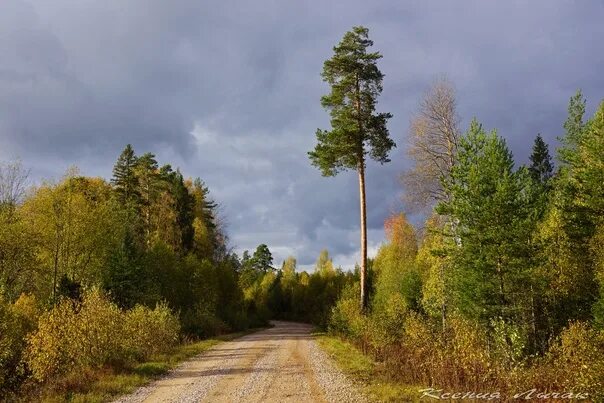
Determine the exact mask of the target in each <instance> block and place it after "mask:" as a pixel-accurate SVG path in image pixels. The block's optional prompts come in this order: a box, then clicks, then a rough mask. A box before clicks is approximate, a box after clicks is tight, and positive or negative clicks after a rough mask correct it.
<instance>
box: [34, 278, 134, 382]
mask: <svg viewBox="0 0 604 403" xmlns="http://www.w3.org/2000/svg"><path fill="white" fill-rule="evenodd" d="M122 330H123V317H122V313H121V311H120V310H119V308H118V307H117V306H116V305H114V304H112V303H111V302H109V300H108V299H107V298H105V297H104V296H103V295H102V294H101V293H100V292H99V291H98V290H93V291H90V292H87V293H86V294H85V295H84V298H83V300H82V302H81V303H77V302H75V301H72V300H69V299H64V300H62V301H61V302H59V303H58V304H57V305H56V306H55V307H54V308H53V309H51V310H50V311H48V312H46V313H45V314H44V315H42V316H41V318H40V321H39V324H38V330H37V332H35V333H34V334H33V335H32V336H30V337H29V339H28V349H27V352H26V361H27V364H28V365H29V368H31V370H32V372H33V375H34V377H35V378H36V379H38V380H41V381H44V380H47V379H48V378H50V377H52V376H56V375H60V374H63V373H65V372H67V371H74V372H75V371H78V370H79V369H82V368H87V367H98V366H102V365H104V364H106V363H108V362H110V361H114V360H118V359H120V358H122V357H121V353H122V351H121V350H122V349H121V336H122Z"/></svg>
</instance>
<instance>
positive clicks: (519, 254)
mask: <svg viewBox="0 0 604 403" xmlns="http://www.w3.org/2000/svg"><path fill="white" fill-rule="evenodd" d="M459 150H460V151H459V154H458V165H456V166H455V167H454V168H453V170H452V174H451V180H450V181H449V182H448V183H447V184H446V187H447V190H448V192H449V193H450V195H451V199H450V201H445V202H441V203H440V204H439V206H438V212H439V213H441V214H448V215H450V216H452V217H453V218H454V219H455V220H456V222H457V226H456V228H455V233H454V237H455V238H456V240H457V245H458V246H457V247H456V248H455V250H454V251H453V265H454V270H455V275H454V277H455V278H454V282H455V294H456V296H457V299H458V301H457V309H458V310H459V311H461V312H463V313H464V314H465V315H466V316H468V317H471V318H474V319H480V320H482V321H483V322H485V323H488V322H489V321H490V320H492V319H493V318H495V317H502V318H504V319H507V320H522V317H523V315H525V314H526V307H527V301H525V300H524V298H525V297H526V296H527V293H526V287H527V286H528V285H529V279H530V273H529V270H530V267H529V266H528V264H527V260H526V259H527V250H526V245H527V244H528V237H529V234H530V228H527V226H526V217H527V212H526V208H525V205H526V203H525V200H524V195H525V193H526V192H525V190H524V189H525V188H526V186H528V180H527V179H528V173H527V172H526V169H520V170H519V171H516V172H514V170H513V167H514V161H513V159H512V154H511V152H510V151H509V150H508V148H507V146H506V143H505V141H504V140H503V139H502V138H501V137H499V136H497V134H496V132H495V131H493V132H491V133H489V134H487V133H486V132H485V131H484V130H483V128H482V126H481V125H480V124H479V123H478V122H477V121H476V120H474V121H472V123H471V125H470V129H469V131H468V133H467V134H466V135H465V136H464V137H463V138H462V139H461V142H460V149H459Z"/></svg>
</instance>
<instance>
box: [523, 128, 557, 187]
mask: <svg viewBox="0 0 604 403" xmlns="http://www.w3.org/2000/svg"><path fill="white" fill-rule="evenodd" d="M530 161H531V165H530V166H529V173H530V174H531V178H533V180H534V181H535V182H538V183H541V184H545V183H547V182H548V181H549V180H550V179H551V178H552V176H553V174H554V165H553V163H552V157H551V156H550V154H549V149H548V146H547V144H546V143H545V141H543V137H541V134H538V135H537V137H535V143H534V144H533V152H532V154H531V156H530Z"/></svg>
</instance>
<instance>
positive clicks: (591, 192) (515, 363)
mask: <svg viewBox="0 0 604 403" xmlns="http://www.w3.org/2000/svg"><path fill="white" fill-rule="evenodd" d="M371 45H373V43H372V42H371V41H370V40H369V39H368V31H367V29H365V28H363V27H356V28H354V29H353V30H352V31H351V32H349V33H347V34H346V35H345V36H344V38H343V40H342V41H341V42H340V43H339V44H338V46H336V47H335V48H334V56H333V58H331V59H329V60H327V61H326V62H325V65H324V71H323V78H324V80H325V81H326V82H327V83H328V84H329V85H330V87H331V92H330V94H329V95H327V96H326V97H324V98H323V99H322V104H323V106H325V107H326V108H327V109H328V110H329V112H330V114H331V117H332V120H331V126H332V129H331V131H322V130H319V131H317V140H318V144H317V146H316V148H315V150H314V151H313V152H311V153H309V154H310V157H311V162H312V163H313V164H314V165H317V166H318V167H319V168H321V170H322V171H323V174H324V175H326V176H330V175H332V174H335V173H337V171H339V170H340V169H343V168H344V169H345V168H349V169H356V170H357V171H359V175H360V188H361V189H360V199H361V227H363V226H364V225H365V222H364V217H363V215H364V208H365V207H364V195H363V193H364V189H363V186H364V181H363V178H362V176H363V170H364V169H365V165H364V161H365V160H364V158H365V156H366V155H368V156H370V157H372V158H374V159H376V160H377V161H378V162H382V163H383V162H387V161H388V160H387V157H386V155H387V154H386V153H387V152H388V151H389V150H390V148H391V147H392V146H393V143H391V142H389V141H388V132H387V130H386V129H385V127H384V126H383V125H382V123H383V122H385V119H386V118H387V117H389V116H390V115H389V114H374V110H375V106H376V102H377V95H379V93H380V91H381V82H382V81H381V79H382V77H383V76H382V74H381V73H379V70H377V64H376V61H377V60H378V59H379V58H380V57H381V55H380V54H379V53H377V52H370V51H369V50H368V48H369V47H370V46H371ZM359 83H360V85H359ZM359 105H361V106H360V107H359ZM585 109H586V100H585V98H584V97H583V95H582V93H581V91H578V92H577V93H576V94H575V95H574V96H572V97H571V99H570V101H569V106H568V115H567V118H566V121H565V123H564V125H563V128H561V131H562V130H563V134H562V135H561V136H560V137H559V141H560V144H561V145H560V147H558V149H557V150H556V157H557V161H558V163H557V164H554V159H553V157H552V155H550V152H549V146H548V145H547V144H546V143H545V141H544V140H543V138H542V136H541V135H537V136H536V137H535V140H534V142H533V146H532V153H531V155H530V163H529V164H528V165H519V164H517V162H516V161H515V160H514V158H513V155H512V152H511V151H510V149H509V147H508V146H507V143H506V141H505V139H504V138H503V137H502V136H500V135H499V134H498V132H497V131H496V130H490V131H489V130H487V129H486V128H484V127H483V125H482V124H481V123H480V122H479V121H478V120H477V119H473V120H472V121H471V122H470V124H469V126H468V128H467V130H465V132H462V130H460V121H461V120H460V118H459V116H458V114H457V110H456V97H455V90H454V87H453V85H452V84H451V83H450V82H448V81H447V80H446V79H443V80H437V81H436V82H435V84H434V85H433V86H432V88H430V90H429V91H428V92H427V93H426V94H425V96H424V97H423V99H422V100H421V101H420V104H419V107H418V110H417V112H416V114H415V115H414V117H413V119H412V121H411V125H410V129H409V136H408V140H409V141H408V142H409V145H408V147H407V150H406V151H407V156H408V158H409V159H410V160H411V162H412V163H413V164H412V165H413V167H412V168H411V169H409V170H407V171H406V172H403V173H402V175H401V180H402V183H403V186H404V191H405V197H404V201H405V208H406V210H407V211H411V212H421V213H422V214H423V215H424V216H426V217H427V220H426V222H425V224H424V225H423V226H422V227H421V228H418V229H416V228H414V227H413V226H412V225H410V224H409V223H408V221H407V219H406V216H405V214H403V213H400V214H395V215H393V216H392V217H391V218H390V219H388V220H387V221H386V223H385V231H386V235H387V240H388V241H387V243H386V244H384V245H383V246H382V247H381V249H380V250H379V252H378V254H377V256H376V258H375V260H373V261H372V260H371V259H370V260H369V261H368V264H367V267H368V269H367V273H366V274H365V275H362V276H361V278H360V282H358V283H354V285H352V286H349V287H348V288H347V289H344V291H343V292H342V295H341V297H340V299H339V300H338V302H337V303H336V306H335V307H334V309H333V311H332V315H331V317H330V321H329V327H330V329H331V330H332V331H333V332H335V333H337V334H340V335H342V336H344V337H347V338H349V339H350V340H352V341H354V342H356V343H357V344H358V345H359V346H360V347H361V348H362V349H363V350H364V351H366V352H369V353H371V354H373V355H374V357H375V358H376V359H378V360H379V361H382V362H383V364H384V366H383V368H385V372H386V373H387V375H388V376H390V377H393V378H395V379H399V380H402V381H404V382H405V383H409V384H421V385H429V386H434V387H437V388H450V389H452V390H483V389H484V388H485V387H493V388H496V389H494V390H501V391H512V392H513V391H514V390H515V389H518V388H526V390H528V389H532V388H538V389H539V390H546V391H560V390H562V391H567V392H569V391H570V392H572V391H575V392H584V393H587V394H589V396H591V398H594V399H600V398H602V397H603V396H602V385H604V378H603V376H604V375H603V374H604V355H603V354H602V351H604V350H603V349H604V329H603V328H604V308H603V307H604V276H603V273H604V266H603V263H604V260H603V257H604V254H603V253H602V251H603V250H604V243H603V240H604V235H603V234H604V221H603V220H604V202H603V201H604V102H602V103H601V104H600V106H599V107H598V108H597V110H596V112H595V114H594V115H593V116H592V117H587V116H585ZM555 165H556V166H555ZM361 229H362V233H363V228H361ZM365 242H366V241H365V239H362V241H361V243H362V248H363V247H364V246H363V245H364V243H365ZM364 258H365V256H364V255H363V254H362V255H361V261H363V259H364ZM358 295H360V296H361V298H360V299H361V304H360V306H359V304H358V302H357V301H358ZM522 390H524V389H522ZM550 397H551V396H550Z"/></svg>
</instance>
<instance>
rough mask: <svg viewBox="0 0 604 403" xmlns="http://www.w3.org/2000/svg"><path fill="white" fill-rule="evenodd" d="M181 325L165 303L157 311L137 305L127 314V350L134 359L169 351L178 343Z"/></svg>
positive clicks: (156, 308)
mask: <svg viewBox="0 0 604 403" xmlns="http://www.w3.org/2000/svg"><path fill="white" fill-rule="evenodd" d="M179 332H180V323H179V322H178V318H177V317H176V316H174V314H172V311H170V309H169V308H168V306H167V305H166V304H165V303H162V304H158V305H157V306H156V307H155V309H149V308H148V307H145V306H142V305H137V306H135V307H134V308H133V309H131V310H130V311H127V312H126V318H125V323H124V339H125V343H126V345H125V348H126V350H127V351H128V353H129V354H131V356H132V358H134V359H139V360H141V359H145V358H148V357H149V356H151V355H152V354H156V353H160V352H163V351H167V350H168V349H170V348H171V347H173V346H174V345H175V344H176V342H177V341H178V335H179Z"/></svg>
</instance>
